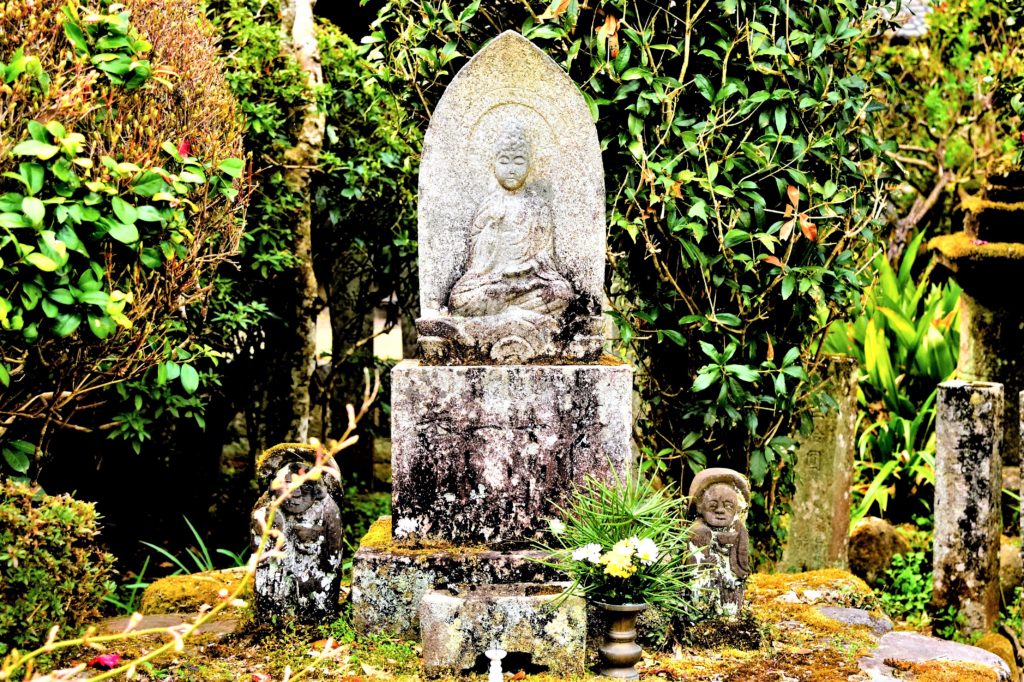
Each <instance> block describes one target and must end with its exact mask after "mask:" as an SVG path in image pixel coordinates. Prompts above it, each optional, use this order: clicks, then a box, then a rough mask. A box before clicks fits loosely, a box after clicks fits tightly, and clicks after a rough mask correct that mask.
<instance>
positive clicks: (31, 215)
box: [21, 197, 46, 225]
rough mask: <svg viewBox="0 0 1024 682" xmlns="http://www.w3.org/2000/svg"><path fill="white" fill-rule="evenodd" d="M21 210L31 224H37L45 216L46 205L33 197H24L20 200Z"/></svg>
mask: <svg viewBox="0 0 1024 682" xmlns="http://www.w3.org/2000/svg"><path fill="white" fill-rule="evenodd" d="M21 211H22V213H24V214H25V215H26V216H28V219H29V220H30V221H32V224H33V225H39V224H41V223H42V222H43V219H44V218H45V217H46V206H45V205H44V204H43V202H41V201H39V199H36V198H35V197H25V198H24V199H22V200H21Z"/></svg>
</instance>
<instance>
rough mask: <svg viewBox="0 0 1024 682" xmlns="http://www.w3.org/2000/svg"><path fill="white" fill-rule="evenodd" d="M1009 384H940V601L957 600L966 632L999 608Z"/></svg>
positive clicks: (986, 625) (936, 569) (988, 622)
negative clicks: (1005, 407) (1004, 427)
mask: <svg viewBox="0 0 1024 682" xmlns="http://www.w3.org/2000/svg"><path fill="white" fill-rule="evenodd" d="M1002 421H1003V386H1002V384H995V383H983V382H965V381H947V382H944V383H941V384H939V395H938V414H937V417H936V424H935V441H936V442H935V502H934V509H935V537H934V545H933V555H934V556H933V585H934V594H933V598H932V599H933V603H934V605H936V606H938V607H943V606H946V605H953V606H956V607H957V609H958V610H959V612H960V614H961V615H962V616H963V619H964V621H963V626H962V627H963V629H964V630H965V631H966V632H987V631H989V630H991V629H992V626H993V624H994V623H995V618H996V616H997V615H998V612H999V536H1000V530H1001V528H1002V520H1001V518H1000V506H999V505H1000V493H1001V490H1002V461H1001V458H1000V445H1001V441H1002V428H1001V424H1002Z"/></svg>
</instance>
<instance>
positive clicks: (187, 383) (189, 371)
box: [181, 365, 199, 393]
mask: <svg viewBox="0 0 1024 682" xmlns="http://www.w3.org/2000/svg"><path fill="white" fill-rule="evenodd" d="M181 387H182V388H184V389H185V392H186V393H195V392H196V389H197V388H199V372H197V371H196V368H195V367H193V366H192V365H182V366H181Z"/></svg>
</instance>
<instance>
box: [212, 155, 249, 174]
mask: <svg viewBox="0 0 1024 682" xmlns="http://www.w3.org/2000/svg"><path fill="white" fill-rule="evenodd" d="M244 167H245V163H244V162H243V161H242V160H241V159H224V160H223V161H221V162H220V165H219V166H217V170H219V171H220V172H222V173H224V174H225V175H229V176H231V177H233V178H238V177H241V176H242V169H243V168H244Z"/></svg>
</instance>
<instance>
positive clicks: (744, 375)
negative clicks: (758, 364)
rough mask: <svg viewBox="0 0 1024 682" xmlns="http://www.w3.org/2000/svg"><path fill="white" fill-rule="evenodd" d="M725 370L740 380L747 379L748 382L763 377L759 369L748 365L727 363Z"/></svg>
mask: <svg viewBox="0 0 1024 682" xmlns="http://www.w3.org/2000/svg"><path fill="white" fill-rule="evenodd" d="M725 371H726V372H728V373H729V374H732V375H733V376H734V377H736V378H737V379H739V380H740V381H746V382H747V383H752V382H755V381H757V380H758V379H760V378H761V375H760V374H758V372H757V370H755V369H753V368H751V367H748V366H747V365H726V366H725Z"/></svg>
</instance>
